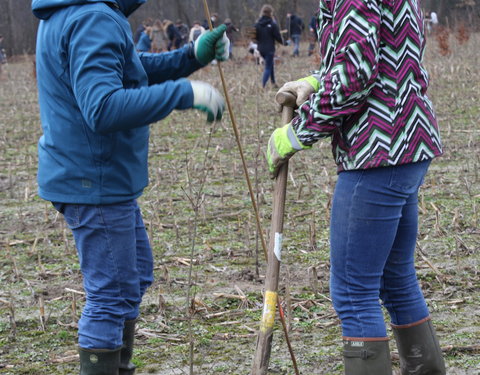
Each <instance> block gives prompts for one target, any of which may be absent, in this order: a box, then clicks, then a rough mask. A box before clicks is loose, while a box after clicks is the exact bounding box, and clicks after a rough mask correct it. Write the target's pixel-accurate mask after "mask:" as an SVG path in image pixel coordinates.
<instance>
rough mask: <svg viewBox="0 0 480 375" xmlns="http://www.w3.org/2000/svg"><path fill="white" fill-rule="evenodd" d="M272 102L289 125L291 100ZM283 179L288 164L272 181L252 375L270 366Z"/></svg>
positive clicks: (282, 98) (279, 97)
mask: <svg viewBox="0 0 480 375" xmlns="http://www.w3.org/2000/svg"><path fill="white" fill-rule="evenodd" d="M276 100H277V102H278V103H279V104H282V105H283V111H282V124H287V123H289V122H290V121H291V120H292V118H293V107H294V106H295V97H294V96H292V95H286V94H285V93H279V94H277V97H276ZM287 178H288V162H287V163H285V164H283V165H282V166H281V167H280V169H279V172H278V175H277V178H276V180H275V188H274V195H273V213H272V224H271V227H270V242H269V244H268V264H267V274H266V276H265V299H264V302H263V313H262V320H261V322H260V331H259V333H258V338H257V347H256V350H255V356H254V359H253V366H252V375H265V374H267V370H268V364H269V362H270V353H271V349H272V338H273V327H274V323H275V313H276V306H277V304H278V301H279V298H278V293H277V291H278V280H279V273H280V262H281V253H282V237H283V217H284V212H285V196H286V190H287ZM282 321H283V320H282ZM287 337H288V336H287ZM287 344H288V345H289V346H290V343H289V342H287ZM293 365H294V367H295V373H297V374H298V369H297V364H296V362H294V363H293Z"/></svg>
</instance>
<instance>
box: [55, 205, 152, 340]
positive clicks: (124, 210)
mask: <svg viewBox="0 0 480 375" xmlns="http://www.w3.org/2000/svg"><path fill="white" fill-rule="evenodd" d="M53 205H54V206H55V208H56V209H57V210H58V211H59V212H61V213H62V214H63V215H64V217H65V221H66V222H67V224H68V226H69V228H70V229H71V230H72V232H73V236H74V238H75V244H76V246H77V251H78V257H79V261H80V268H81V271H82V275H83V286H84V289H85V292H86V296H87V301H86V304H85V307H84V309H83V311H82V316H81V318H80V321H79V324H78V344H79V346H80V347H82V348H85V349H116V348H118V347H120V346H121V345H122V333H123V325H124V321H125V320H132V319H135V318H137V316H138V314H139V306H140V302H141V300H142V296H143V294H144V293H145V291H146V289H147V288H148V287H149V286H150V285H151V284H152V282H153V257H152V250H151V248H150V244H149V241H148V236H147V232H146V230H145V225H144V224H143V220H142V216H141V213H140V209H139V207H138V205H137V202H136V200H131V201H128V202H123V203H117V204H109V205H84V204H66V203H53Z"/></svg>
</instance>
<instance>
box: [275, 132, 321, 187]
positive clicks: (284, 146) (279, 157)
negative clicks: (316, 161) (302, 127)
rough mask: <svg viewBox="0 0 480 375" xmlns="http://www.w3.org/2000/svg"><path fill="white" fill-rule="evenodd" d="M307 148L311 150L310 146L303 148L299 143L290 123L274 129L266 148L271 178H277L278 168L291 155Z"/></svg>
mask: <svg viewBox="0 0 480 375" xmlns="http://www.w3.org/2000/svg"><path fill="white" fill-rule="evenodd" d="M309 148H312V146H305V145H303V144H302V143H300V141H299V140H298V138H297V135H296V134H295V131H294V130H293V127H292V124H291V123H288V124H287V125H285V126H283V127H281V128H277V129H275V131H274V132H273V133H272V135H271V136H270V139H269V141H268V148H267V163H268V170H269V171H270V174H271V176H272V178H275V177H276V176H277V174H278V169H279V168H280V166H281V165H282V164H284V163H285V162H286V161H287V160H288V159H290V158H291V157H292V156H293V154H295V153H296V152H297V151H300V150H305V149H309Z"/></svg>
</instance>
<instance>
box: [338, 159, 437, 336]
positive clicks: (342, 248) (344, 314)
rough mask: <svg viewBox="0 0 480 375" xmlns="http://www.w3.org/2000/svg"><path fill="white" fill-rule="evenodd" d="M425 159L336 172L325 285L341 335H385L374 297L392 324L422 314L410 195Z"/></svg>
mask: <svg viewBox="0 0 480 375" xmlns="http://www.w3.org/2000/svg"><path fill="white" fill-rule="evenodd" d="M428 165H429V162H428V161H427V162H420V163H415V164H406V165H402V166H394V167H384V168H374V169H368V170H359V171H348V172H341V173H340V174H339V176H338V182H337V185H336V187H335V193H334V197H333V205H332V217H331V228H330V229H331V238H330V241H331V279H330V282H331V286H330V287H331V295H332V300H333V304H334V307H335V310H336V311H337V313H338V315H339V317H340V320H341V322H342V330H343V335H344V336H346V337H385V336H386V327H385V323H384V319H383V313H382V308H381V305H380V302H379V299H380V298H382V299H383V300H384V303H385V306H386V307H387V309H388V311H389V313H390V314H391V316H392V322H393V323H394V324H408V323H411V322H415V321H419V320H421V319H423V318H425V317H426V316H428V309H427V306H426V304H425V301H424V298H423V295H422V293H421V290H420V288H419V286H418V281H417V278H416V274H415V268H414V259H413V253H414V250H415V242H416V236H417V214H418V213H417V208H416V205H417V195H418V189H419V187H420V185H421V183H422V181H423V177H424V175H425V173H426V171H427V169H428ZM399 274H401V275H402V277H397V276H398V275H399Z"/></svg>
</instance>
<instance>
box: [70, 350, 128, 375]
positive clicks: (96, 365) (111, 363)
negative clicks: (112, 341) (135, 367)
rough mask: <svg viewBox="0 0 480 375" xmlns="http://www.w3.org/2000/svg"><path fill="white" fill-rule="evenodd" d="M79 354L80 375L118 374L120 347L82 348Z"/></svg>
mask: <svg viewBox="0 0 480 375" xmlns="http://www.w3.org/2000/svg"><path fill="white" fill-rule="evenodd" d="M78 352H79V354H80V375H118V366H119V365H120V348H118V349H116V350H108V349H82V348H78Z"/></svg>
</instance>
